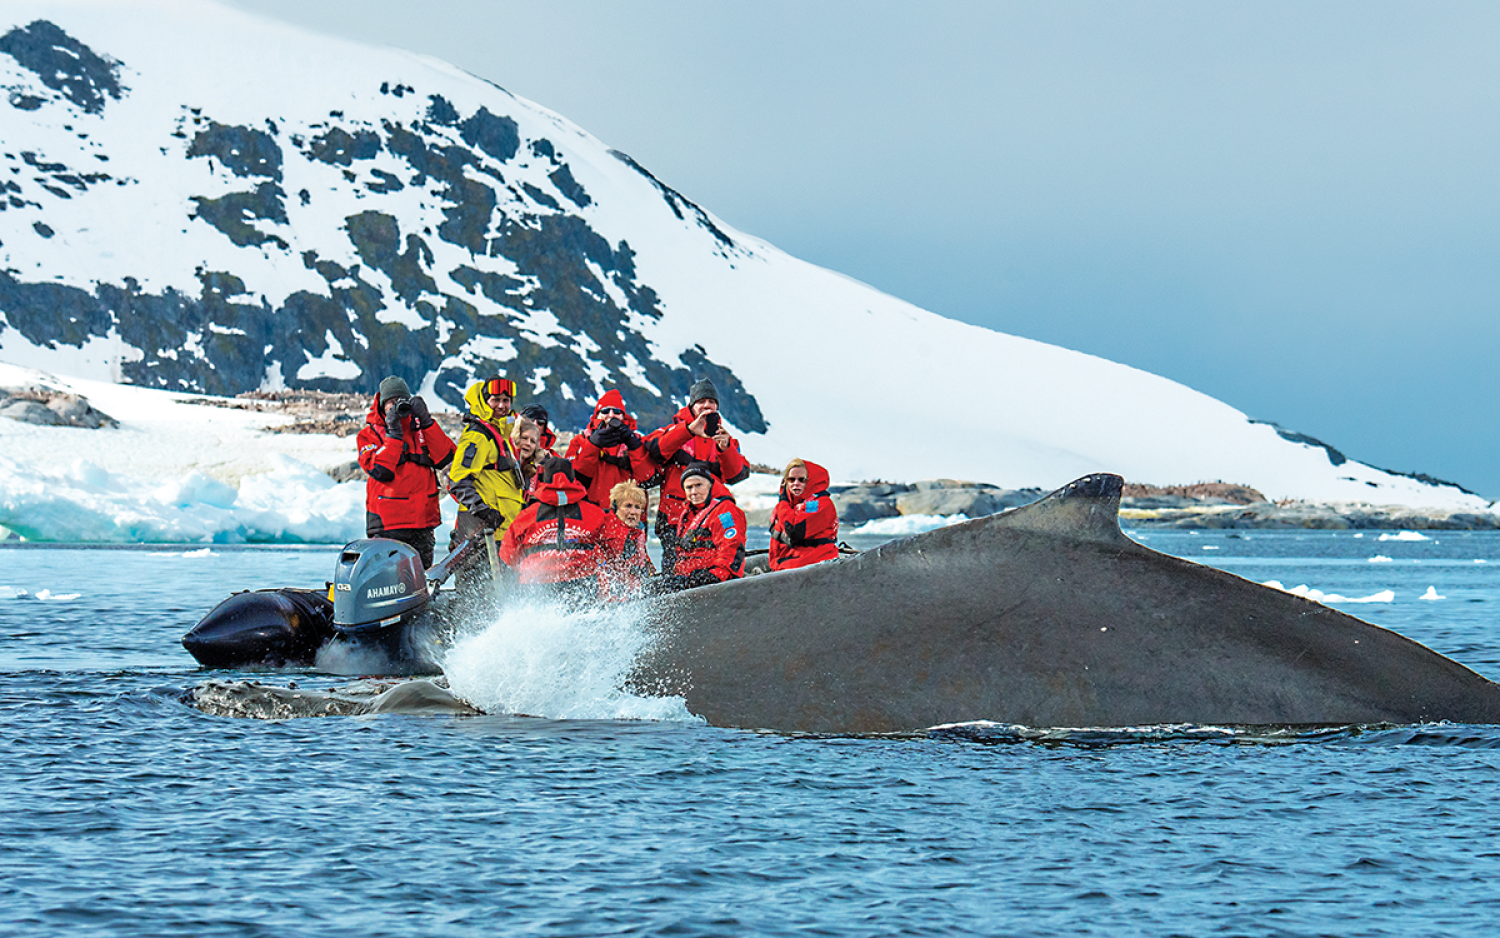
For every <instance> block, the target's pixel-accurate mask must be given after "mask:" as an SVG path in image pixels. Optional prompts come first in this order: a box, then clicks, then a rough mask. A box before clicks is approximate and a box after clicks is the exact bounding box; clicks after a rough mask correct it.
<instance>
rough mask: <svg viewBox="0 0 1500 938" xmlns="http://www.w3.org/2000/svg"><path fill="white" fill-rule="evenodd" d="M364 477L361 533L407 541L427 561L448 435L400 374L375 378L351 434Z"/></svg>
mask: <svg viewBox="0 0 1500 938" xmlns="http://www.w3.org/2000/svg"><path fill="white" fill-rule="evenodd" d="M355 443H356V445H357V446H358V447H359V467H360V468H361V469H363V470H364V471H365V474H366V475H367V476H368V477H369V478H368V479H366V481H365V536H367V537H388V538H390V539H392V540H396V541H401V542H403V543H406V544H410V545H411V546H412V547H414V548H416V550H417V553H419V554H421V555H422V566H424V567H430V566H432V549H433V540H434V538H433V531H434V530H435V529H436V528H437V526H438V525H439V524H441V523H442V520H443V516H442V511H441V509H440V508H439V505H438V477H437V474H438V472H439V471H440V470H443V469H446V468H448V465H449V463H451V462H452V461H453V451H454V447H453V441H452V440H450V439H448V434H446V433H444V432H443V428H442V427H439V426H438V425H437V424H436V423H435V422H434V421H433V419H432V415H431V414H430V413H428V412H427V402H426V401H424V400H422V398H420V397H414V396H413V395H412V393H411V388H409V387H407V384H406V382H405V381H404V380H402V379H401V378H398V377H396V376H394V375H392V376H391V377H389V378H386V379H385V380H384V381H382V382H380V388H379V391H378V392H377V393H376V395H375V400H374V401H373V402H372V403H371V404H370V413H369V416H367V417H366V418H365V425H364V427H363V428H362V429H361V430H360V431H359V436H358V437H356V438H355Z"/></svg>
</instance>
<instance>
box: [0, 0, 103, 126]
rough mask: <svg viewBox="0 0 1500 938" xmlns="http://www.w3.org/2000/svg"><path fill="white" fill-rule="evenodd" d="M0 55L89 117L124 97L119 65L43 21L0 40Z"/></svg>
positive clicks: (9, 33) (6, 35)
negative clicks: (18, 64)
mask: <svg viewBox="0 0 1500 938" xmlns="http://www.w3.org/2000/svg"><path fill="white" fill-rule="evenodd" d="M0 52H5V53H8V54H9V55H10V56H11V58H13V59H15V60H16V61H17V62H19V63H20V64H21V66H22V67H23V68H25V69H27V70H29V71H30V72H32V73H33V74H35V75H36V76H37V78H38V79H39V80H40V81H41V83H42V84H44V85H46V86H47V87H48V88H51V89H53V90H54V91H60V92H62V94H63V96H64V97H66V98H67V99H68V100H69V101H72V102H73V103H74V104H76V105H78V106H79V107H81V108H83V109H84V110H85V111H87V112H88V113H90V114H98V113H99V112H101V111H103V110H104V105H105V104H106V103H107V101H108V99H109V98H114V99H115V100H116V101H118V100H119V99H120V97H121V95H122V94H123V93H124V89H123V88H122V87H121V85H120V63H119V62H116V61H114V60H113V59H109V58H105V57H104V56H101V55H99V54H97V53H95V52H94V50H92V49H90V48H89V47H88V46H86V45H84V44H83V43H81V42H79V41H78V40H76V39H74V38H73V37H72V36H69V35H68V34H67V33H65V32H63V31H62V30H61V29H59V28H57V26H55V25H53V24H52V23H49V22H47V21H46V20H36V21H35V22H33V23H32V24H31V25H30V26H26V27H19V26H18V27H16V28H15V29H12V30H11V31H10V32H8V33H6V34H5V35H4V36H0ZM17 106H18V107H21V106H22V105H17ZM23 109H26V108H23Z"/></svg>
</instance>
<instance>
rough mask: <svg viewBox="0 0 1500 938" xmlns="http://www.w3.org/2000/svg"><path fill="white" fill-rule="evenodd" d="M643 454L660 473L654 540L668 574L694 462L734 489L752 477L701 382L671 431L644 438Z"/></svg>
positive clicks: (712, 393)
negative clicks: (687, 475) (684, 479)
mask: <svg viewBox="0 0 1500 938" xmlns="http://www.w3.org/2000/svg"><path fill="white" fill-rule="evenodd" d="M646 452H647V453H648V454H649V455H650V456H651V459H652V460H653V461H655V463H656V465H657V467H658V471H659V472H660V473H661V480H662V481H661V503H660V504H659V505H658V506H657V509H656V536H657V538H658V539H659V540H660V541H661V547H662V568H663V569H664V570H670V569H671V567H672V561H673V559H674V556H675V551H676V534H675V532H676V530H677V522H678V521H679V520H681V518H682V516H683V514H684V513H685V512H686V511H687V499H686V496H685V495H684V494H683V491H682V473H683V471H684V470H685V469H686V468H687V467H688V466H690V465H692V464H693V463H695V462H701V463H703V464H704V466H705V467H707V470H708V472H709V473H710V474H711V475H713V477H714V478H716V479H718V480H719V481H721V482H723V483H724V484H725V485H733V484H734V483H736V482H741V481H743V480H745V479H747V478H749V476H750V464H749V463H748V462H746V461H745V457H744V456H741V455H740V444H739V441H737V440H736V439H735V438H734V437H732V436H730V435H729V430H728V429H727V428H726V427H725V426H724V423H723V421H722V420H720V419H719V390H718V388H715V387H714V383H713V382H712V381H710V380H709V379H708V378H699V379H698V380H697V381H695V382H693V386H692V388H690V389H689V390H688V403H687V406H686V407H684V408H682V409H681V410H679V411H678V412H677V416H676V417H674V418H673V419H672V424H671V426H666V427H662V428H661V429H660V430H657V431H655V432H654V433H652V434H651V435H650V436H648V437H646Z"/></svg>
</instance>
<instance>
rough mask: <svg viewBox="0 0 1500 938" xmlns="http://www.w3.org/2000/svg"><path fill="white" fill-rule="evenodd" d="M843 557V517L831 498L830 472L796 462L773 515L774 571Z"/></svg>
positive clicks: (783, 477)
mask: <svg viewBox="0 0 1500 938" xmlns="http://www.w3.org/2000/svg"><path fill="white" fill-rule="evenodd" d="M838 556H839V514H838V509H836V508H834V507H833V499H832V498H829V497H828V470H827V469H824V468H823V467H822V466H820V465H818V464H817V463H814V462H808V461H807V460H805V459H793V460H792V461H791V462H789V463H787V466H786V471H785V472H783V473H782V474H781V498H780V500H778V501H777V502H776V510H775V511H773V512H772V513H771V558H770V560H771V569H772V570H790V569H792V568H794V567H808V566H811V565H813V564H815V563H822V562H823V561H825V560H837V559H838Z"/></svg>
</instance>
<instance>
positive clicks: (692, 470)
mask: <svg viewBox="0 0 1500 938" xmlns="http://www.w3.org/2000/svg"><path fill="white" fill-rule="evenodd" d="M691 476H702V477H703V478H705V479H707V480H708V481H709V483H710V484H712V483H713V481H714V470H713V467H712V466H710V465H709V464H708V463H706V462H693V463H689V464H688V467H687V468H686V469H684V470H682V481H684V482H686V481H687V480H688V478H689V477H691Z"/></svg>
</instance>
